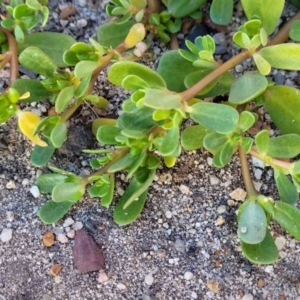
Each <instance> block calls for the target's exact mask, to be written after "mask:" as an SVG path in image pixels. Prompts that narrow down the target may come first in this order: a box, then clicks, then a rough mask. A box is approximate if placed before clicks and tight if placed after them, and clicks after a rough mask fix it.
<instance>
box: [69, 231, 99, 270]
mask: <svg viewBox="0 0 300 300" xmlns="http://www.w3.org/2000/svg"><path fill="white" fill-rule="evenodd" d="M73 260H74V265H75V267H76V268H77V269H78V271H79V272H81V273H86V272H91V271H98V270H101V269H103V268H104V257H103V253H102V251H101V250H100V248H99V246H98V245H97V244H96V242H95V241H94V239H93V238H92V237H91V236H89V235H88V234H87V232H86V231H85V230H83V229H79V230H77V231H76V236H75V245H74V248H73Z"/></svg>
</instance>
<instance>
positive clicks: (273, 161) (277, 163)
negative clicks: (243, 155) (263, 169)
mask: <svg viewBox="0 0 300 300" xmlns="http://www.w3.org/2000/svg"><path fill="white" fill-rule="evenodd" d="M249 154H250V155H252V156H254V157H256V158H258V159H260V160H261V161H263V162H265V163H266V164H268V165H269V166H271V167H272V168H274V167H280V168H283V169H285V170H289V169H290V168H291V166H292V163H291V162H287V161H283V160H280V159H277V158H271V157H268V158H267V159H266V156H265V155H262V154H260V153H258V152H257V151H256V150H255V149H254V148H253V147H252V149H251V150H250V151H249Z"/></svg>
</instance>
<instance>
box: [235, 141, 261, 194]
mask: <svg viewBox="0 0 300 300" xmlns="http://www.w3.org/2000/svg"><path fill="white" fill-rule="evenodd" d="M239 157H240V162H241V168H242V176H243V180H244V184H245V187H246V191H247V194H248V197H251V196H256V195H258V193H257V191H256V189H255V187H254V184H253V181H252V179H251V174H250V170H249V165H248V160H247V157H246V153H245V151H244V149H243V148H242V147H241V146H239Z"/></svg>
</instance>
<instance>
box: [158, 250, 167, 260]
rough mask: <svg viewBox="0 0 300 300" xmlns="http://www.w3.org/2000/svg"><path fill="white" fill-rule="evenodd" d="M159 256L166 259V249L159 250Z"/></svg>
mask: <svg viewBox="0 0 300 300" xmlns="http://www.w3.org/2000/svg"><path fill="white" fill-rule="evenodd" d="M157 256H158V257H159V258H164V257H165V256H166V250H164V249H158V250H157Z"/></svg>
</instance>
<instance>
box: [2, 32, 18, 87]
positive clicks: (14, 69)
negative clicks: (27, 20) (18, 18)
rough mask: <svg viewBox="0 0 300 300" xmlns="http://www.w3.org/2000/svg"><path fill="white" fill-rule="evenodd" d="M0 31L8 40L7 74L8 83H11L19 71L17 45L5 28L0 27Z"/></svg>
mask: <svg viewBox="0 0 300 300" xmlns="http://www.w3.org/2000/svg"><path fill="white" fill-rule="evenodd" d="M0 31H2V32H3V33H4V34H5V35H6V37H7V41H8V49H9V50H8V53H7V54H10V74H9V81H10V82H9V85H12V83H13V82H14V81H15V80H16V79H17V78H18V77H19V71H18V45H17V42H16V40H15V37H14V36H13V35H12V34H11V33H10V32H9V31H8V30H6V29H5V28H2V27H0Z"/></svg>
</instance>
